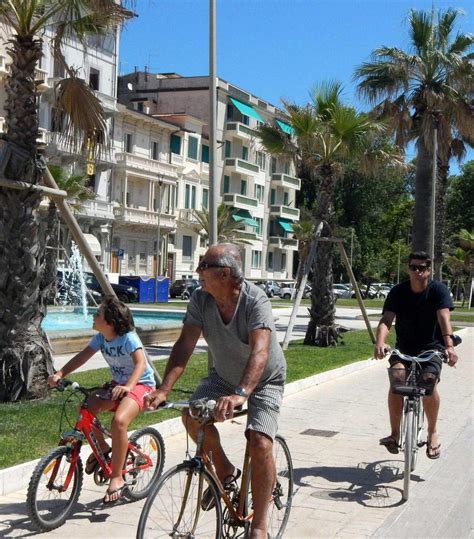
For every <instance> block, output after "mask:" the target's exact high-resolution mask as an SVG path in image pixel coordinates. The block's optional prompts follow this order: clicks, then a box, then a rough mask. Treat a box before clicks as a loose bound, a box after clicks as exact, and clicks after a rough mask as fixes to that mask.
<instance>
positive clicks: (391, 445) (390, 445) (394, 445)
mask: <svg viewBox="0 0 474 539" xmlns="http://www.w3.org/2000/svg"><path fill="white" fill-rule="evenodd" d="M379 444H380V445H383V446H384V447H385V448H386V449H387V451H388V452H389V453H392V455H397V454H398V451H399V449H400V446H399V445H398V442H397V440H396V438H394V437H393V436H387V437H386V438H381V439H380V440H379Z"/></svg>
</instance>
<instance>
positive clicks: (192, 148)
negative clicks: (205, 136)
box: [188, 136, 199, 159]
mask: <svg viewBox="0 0 474 539" xmlns="http://www.w3.org/2000/svg"><path fill="white" fill-rule="evenodd" d="M198 142H199V139H198V138H197V137H191V136H189V137H188V158H189V159H197V158H198Z"/></svg>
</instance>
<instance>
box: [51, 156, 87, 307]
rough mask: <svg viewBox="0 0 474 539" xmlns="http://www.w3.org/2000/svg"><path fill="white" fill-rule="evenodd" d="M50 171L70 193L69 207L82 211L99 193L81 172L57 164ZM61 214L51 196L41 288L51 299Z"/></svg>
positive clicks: (53, 292)
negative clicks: (72, 171) (71, 172)
mask: <svg viewBox="0 0 474 539" xmlns="http://www.w3.org/2000/svg"><path fill="white" fill-rule="evenodd" d="M48 168H49V171H50V172H51V175H52V176H53V178H54V180H55V182H56V184H57V186H58V187H59V189H61V190H62V191H66V193H67V195H68V204H69V207H71V208H73V209H74V210H75V211H80V210H81V209H82V208H83V206H84V203H85V202H87V201H89V200H94V199H95V198H96V197H97V195H96V193H95V192H94V190H93V189H91V188H90V187H88V186H87V182H88V181H89V178H88V177H87V176H84V175H80V174H72V175H68V174H67V173H66V170H65V169H64V168H62V167H60V166H57V165H49V167H48ZM58 236H59V215H58V210H57V207H56V203H55V199H54V198H51V199H50V202H49V206H48V216H47V224H46V248H47V251H46V254H45V264H44V269H43V278H42V280H41V285H40V290H45V294H47V296H48V297H49V298H50V299H51V298H54V297H55V295H56V286H55V285H56V267H57V260H58V247H59V237H58Z"/></svg>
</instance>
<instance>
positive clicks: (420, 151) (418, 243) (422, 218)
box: [412, 136, 433, 254]
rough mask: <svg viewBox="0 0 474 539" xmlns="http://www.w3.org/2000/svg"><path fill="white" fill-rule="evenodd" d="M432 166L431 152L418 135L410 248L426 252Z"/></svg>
mask: <svg viewBox="0 0 474 539" xmlns="http://www.w3.org/2000/svg"><path fill="white" fill-rule="evenodd" d="M432 168H433V163H432V152H431V151H430V150H429V149H428V148H427V147H426V145H425V142H424V140H423V137H422V136H420V137H419V138H418V142H417V157H416V175H415V207H414V209H413V233H412V250H413V251H426V252H427V253H428V254H429V253H430V252H431V245H432V239H431V237H432V223H431V206H432V200H433V192H432Z"/></svg>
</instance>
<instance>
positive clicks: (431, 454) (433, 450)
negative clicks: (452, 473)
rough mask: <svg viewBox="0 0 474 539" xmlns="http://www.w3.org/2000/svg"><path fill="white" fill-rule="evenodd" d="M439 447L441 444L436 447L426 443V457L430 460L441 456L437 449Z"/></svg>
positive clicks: (428, 442)
mask: <svg viewBox="0 0 474 539" xmlns="http://www.w3.org/2000/svg"><path fill="white" fill-rule="evenodd" d="M440 447H441V444H438V445H437V446H433V445H431V442H430V441H427V442H426V456H427V457H428V458H429V459H431V460H436V459H439V457H440V455H441V451H440V450H439V448H440Z"/></svg>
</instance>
